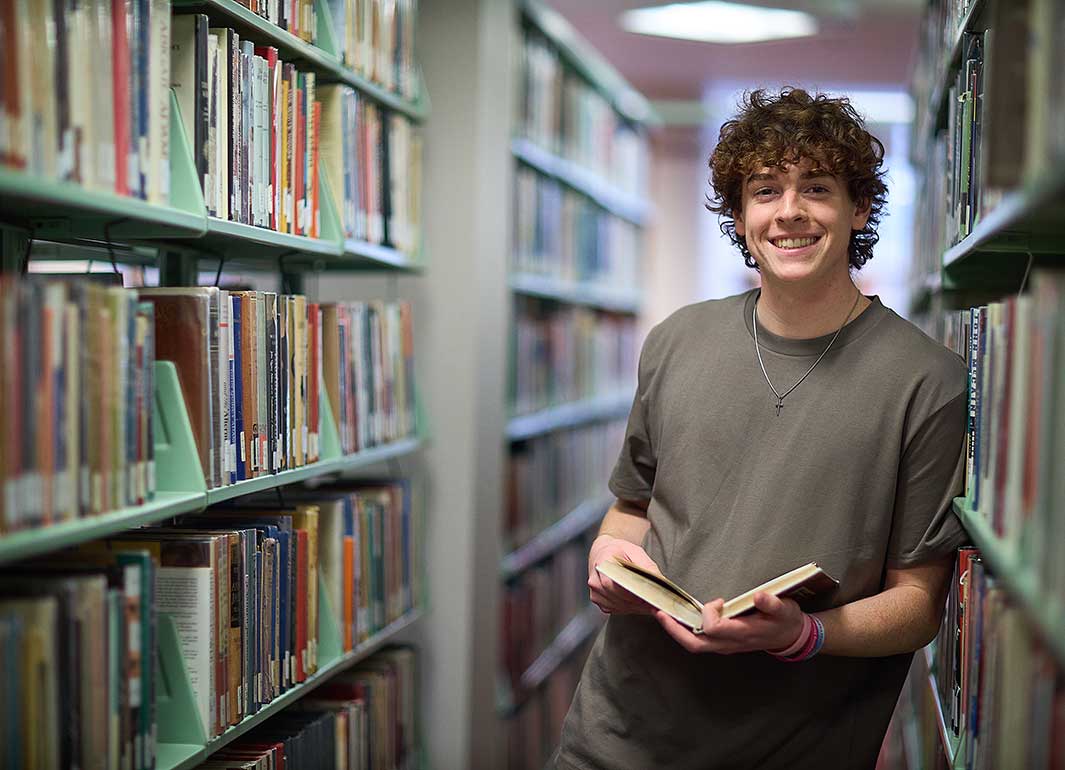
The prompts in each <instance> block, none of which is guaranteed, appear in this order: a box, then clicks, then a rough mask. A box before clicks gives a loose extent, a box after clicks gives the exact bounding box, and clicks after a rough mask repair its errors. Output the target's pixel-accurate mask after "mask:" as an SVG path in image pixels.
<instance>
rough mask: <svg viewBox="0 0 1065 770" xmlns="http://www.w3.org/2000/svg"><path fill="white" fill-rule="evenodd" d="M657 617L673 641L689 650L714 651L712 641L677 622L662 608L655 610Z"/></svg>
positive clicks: (695, 651)
mask: <svg viewBox="0 0 1065 770" xmlns="http://www.w3.org/2000/svg"><path fill="white" fill-rule="evenodd" d="M655 619H656V620H657V621H658V623H659V625H661V626H662V628H664V629H665V631H666V633H667V634H669V635H670V636H671V637H673V641H675V642H676V643H677V644H679V645H680V646H681V647H683V648H684V649H685V650H687V651H688V652H693V653H699V652H714V649H713V643H712V642H710V641H709V640H708V639H705V638H702V637H699V636H696V635H695V634H694V633H692V631H691V629H689V628H688V627H687V626H684V625H682V624H681V623H679V622H677V621H676V620H674V619H673V618H671V617H670V616H669V615H667V614H666V613H664V612H662V611H661V610H658V611H657V612H655Z"/></svg>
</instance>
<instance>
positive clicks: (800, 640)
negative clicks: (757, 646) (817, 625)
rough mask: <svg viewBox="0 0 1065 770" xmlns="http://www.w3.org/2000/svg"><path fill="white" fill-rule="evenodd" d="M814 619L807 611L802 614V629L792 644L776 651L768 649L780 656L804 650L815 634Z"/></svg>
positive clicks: (783, 656) (772, 653)
mask: <svg viewBox="0 0 1065 770" xmlns="http://www.w3.org/2000/svg"><path fill="white" fill-rule="evenodd" d="M813 625H814V624H813V621H812V620H810V616H809V615H807V614H806V613H805V612H804V613H803V615H802V631H800V632H799V636H798V637H797V638H796V639H795V641H794V642H792V643H791V646H789V647H787V648H786V649H783V650H780V651H776V650H767V652H768V653H769V654H770V655H773V656H775V657H778V658H790V657H791V656H792V655H795V654H796V653H798V652H799V651H800V650H802V649H803V648H804V647H806V645H807V644H808V643H809V641H810V639H811V638H812V637H813V636H814V635H815V634H814V633H813Z"/></svg>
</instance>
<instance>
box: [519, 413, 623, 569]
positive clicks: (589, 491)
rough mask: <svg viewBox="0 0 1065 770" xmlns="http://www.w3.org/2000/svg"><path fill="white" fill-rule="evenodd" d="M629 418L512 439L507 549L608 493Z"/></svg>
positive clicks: (526, 540) (527, 539)
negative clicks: (608, 485) (521, 439)
mask: <svg viewBox="0 0 1065 770" xmlns="http://www.w3.org/2000/svg"><path fill="white" fill-rule="evenodd" d="M624 437H625V421H624V420H614V421H610V422H603V423H595V424H592V425H588V426H582V427H579V428H574V429H572V430H561V431H555V432H552V433H549V434H547V435H544V436H537V437H534V438H531V439H529V440H527V441H522V442H515V443H513V444H511V448H510V457H509V460H508V462H509V465H508V469H507V497H506V501H507V507H506V515H505V518H504V520H503V533H502V538H503V548H504V550H513V549H515V548H519V547H521V546H522V545H524V544H525V543H527V542H528V541H529V540H531V539H532V538H533V537H535V536H536V535H537V534H538V533H540V532H542V531H543V530H544V529H546V528H547V527H549V526H551V525H552V524H553V523H555V522H556V521H558V520H559V519H561V518H562V517H563V516H565V515H566V514H567V513H569V512H570V511H572V510H574V509H575V508H576V507H577V506H578V505H580V504H581V503H583V502H585V501H587V500H593V499H597V498H602V497H603V496H604V495H606V494H607V489H606V480H607V479H609V478H610V472H611V470H612V469H613V467H614V463H615V462H617V459H618V452H620V451H621V443H622V440H623V439H624Z"/></svg>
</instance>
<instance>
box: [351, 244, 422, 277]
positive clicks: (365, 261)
mask: <svg viewBox="0 0 1065 770" xmlns="http://www.w3.org/2000/svg"><path fill="white" fill-rule="evenodd" d="M343 252H344V263H345V265H347V266H350V267H354V268H363V269H368V270H381V269H389V268H391V269H395V270H403V271H407V272H412V273H413V272H419V271H421V270H424V269H425V265H423V264H422V263H421V261H420V260H419V259H417V258H416V257H412V256H411V255H409V254H405V253H404V252H402V251H399V250H398V249H394V248H392V247H391V246H381V245H379V244H376V243H369V242H368V241H359V240H355V239H354V238H348V239H346V240H345V241H344V244H343Z"/></svg>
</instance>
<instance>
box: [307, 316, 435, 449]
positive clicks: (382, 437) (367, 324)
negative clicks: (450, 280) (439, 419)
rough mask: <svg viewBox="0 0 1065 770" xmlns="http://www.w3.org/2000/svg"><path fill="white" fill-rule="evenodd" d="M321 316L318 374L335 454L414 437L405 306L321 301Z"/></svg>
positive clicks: (409, 329)
mask: <svg viewBox="0 0 1065 770" xmlns="http://www.w3.org/2000/svg"><path fill="white" fill-rule="evenodd" d="M321 313H322V340H323V343H324V345H325V353H324V355H323V361H324V368H323V372H322V374H323V376H324V378H325V380H324V381H325V391H326V394H327V395H328V396H329V403H330V405H331V407H332V410H333V417H334V419H335V420H336V424H337V431H338V434H339V436H340V448H341V451H343V452H344V453H350V452H357V451H359V450H361V449H367V448H370V447H373V446H377V445H378V444H383V443H387V442H389V441H395V440H397V439H401V438H405V437H407V436H411V435H414V433H415V431H416V429H417V425H416V423H415V417H416V415H415V393H414V328H413V320H412V314H411V305H410V303H409V302H404V301H401V302H335V303H326V304H323V305H322V306H321Z"/></svg>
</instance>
